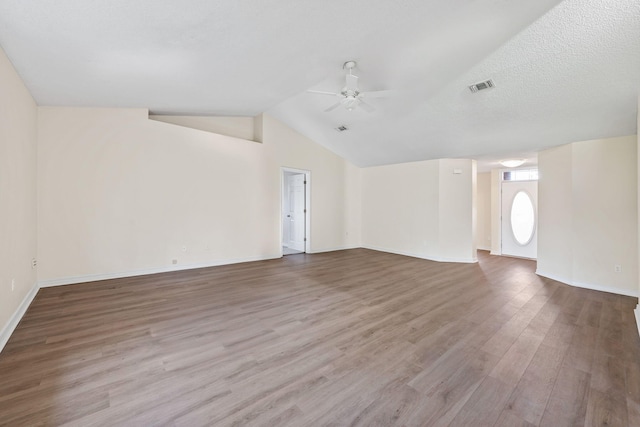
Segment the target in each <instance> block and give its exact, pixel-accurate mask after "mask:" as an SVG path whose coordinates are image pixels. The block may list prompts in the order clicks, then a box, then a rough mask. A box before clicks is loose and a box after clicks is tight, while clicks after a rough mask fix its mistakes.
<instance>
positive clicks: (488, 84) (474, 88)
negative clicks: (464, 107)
mask: <svg viewBox="0 0 640 427" xmlns="http://www.w3.org/2000/svg"><path fill="white" fill-rule="evenodd" d="M492 87H495V85H494V84H493V80H491V79H489V80H486V81H484V82H480V83H476V84H474V85H471V86H469V90H470V91H471V92H473V93H476V92H478V91H481V90H485V89H491V88H492Z"/></svg>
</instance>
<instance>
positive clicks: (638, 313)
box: [633, 304, 640, 335]
mask: <svg viewBox="0 0 640 427" xmlns="http://www.w3.org/2000/svg"><path fill="white" fill-rule="evenodd" d="M633 311H634V313H635V314H636V326H637V327H638V335H640V304H638V305H636V309H635V310H633Z"/></svg>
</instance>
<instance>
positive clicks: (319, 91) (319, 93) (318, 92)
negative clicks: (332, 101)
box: [307, 90, 340, 96]
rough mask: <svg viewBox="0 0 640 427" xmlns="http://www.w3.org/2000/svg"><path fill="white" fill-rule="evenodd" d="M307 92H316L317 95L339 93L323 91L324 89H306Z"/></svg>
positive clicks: (336, 94) (334, 94) (337, 94)
mask: <svg viewBox="0 0 640 427" xmlns="http://www.w3.org/2000/svg"><path fill="white" fill-rule="evenodd" d="M307 92H309V93H315V94H318V95H330V96H340V94H339V93H336V92H327V91H324V90H308V91H307Z"/></svg>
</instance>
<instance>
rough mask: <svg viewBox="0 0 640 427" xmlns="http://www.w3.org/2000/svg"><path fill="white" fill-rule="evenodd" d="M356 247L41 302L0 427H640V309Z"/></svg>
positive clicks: (16, 342) (6, 366) (514, 262)
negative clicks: (638, 317) (639, 323)
mask: <svg viewBox="0 0 640 427" xmlns="http://www.w3.org/2000/svg"><path fill="white" fill-rule="evenodd" d="M534 270H535V263H534V262H531V261H526V260H518V259H512V258H502V257H495V256H489V255H488V254H486V253H480V263H478V264H448V263H435V262H430V261H424V260H419V259H414V258H409V257H404V256H399V255H392V254H386V253H380V252H375V251H370V250H365V249H355V250H349V251H339V252H333V253H326V254H315V255H292V256H288V257H285V258H283V259H279V260H272V261H264V262H254V263H246V264H237V265H231V266H223V267H216V268H208V269H200V270H191V271H185V272H177V273H168V274H161V275H153V276H145V277H138V278H131V279H119V280H111V281H103V282H96V283H90V284H80V285H70V286H62V287H57V288H48V289H42V290H41V291H40V292H39V293H38V295H37V297H36V299H35V301H34V302H33V304H32V306H31V307H30V308H29V310H28V312H27V314H26V315H25V317H24V318H23V320H22V322H21V323H20V325H19V326H18V328H17V329H16V331H15V333H14V335H13V336H12V338H11V340H10V341H9V343H8V345H7V347H6V348H5V350H4V351H3V352H2V353H1V354H0V425H7V426H22V425H30V426H32V425H73V426H90V425H126V426H142V425H175V426H199V425H216V426H218V425H220V426H231V425H243V426H244V425H260V426H285V425H291V426H316V425H317V426H325V425H332V426H347V425H353V426H355V425H359V426H374V425H380V426H393V425H406V426H446V425H452V426H464V425H469V426H476V427H477V426H537V425H544V426H553V427H560V426H570V425H571V426H575V425H585V426H603V425H606V426H640V339H639V338H638V332H637V329H636V324H635V318H634V314H633V309H634V307H635V305H636V299H635V298H629V297H622V296H618V295H613V294H607V293H602V292H595V291H589V290H584V289H578V288H573V287H570V286H567V285H563V284H560V283H558V282H554V281H552V280H548V279H544V278H541V277H538V276H536V275H535V274H534Z"/></svg>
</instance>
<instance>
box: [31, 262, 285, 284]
mask: <svg viewBox="0 0 640 427" xmlns="http://www.w3.org/2000/svg"><path fill="white" fill-rule="evenodd" d="M281 257H282V256H281V255H275V256H255V257H247V258H235V259H223V260H216V261H211V262H204V263H198V264H187V265H171V266H169V267H158V268H149V269H144V270H133V271H124V272H116V273H106V274H89V275H86V276H73V277H62V278H59V279H49V280H42V281H39V282H38V286H39V287H41V288H48V287H51V286H64V285H73V284H77V283H86V282H96V281H99V280H109V279H122V278H125V277H135V276H146V275H148V274H159V273H170V272H173V271H182V270H193V269H197V268H207V267H218V266H221V265H229V264H238V263H241V262H252V261H266V260H269V259H277V258H281Z"/></svg>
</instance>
